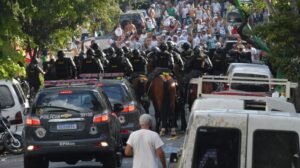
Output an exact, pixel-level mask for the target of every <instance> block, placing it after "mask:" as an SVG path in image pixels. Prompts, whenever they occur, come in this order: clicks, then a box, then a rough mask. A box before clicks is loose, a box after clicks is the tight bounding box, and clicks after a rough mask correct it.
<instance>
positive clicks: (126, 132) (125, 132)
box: [121, 129, 129, 134]
mask: <svg viewBox="0 0 300 168" xmlns="http://www.w3.org/2000/svg"><path fill="white" fill-rule="evenodd" d="M128 133H129V130H127V129H125V130H121V134H128Z"/></svg>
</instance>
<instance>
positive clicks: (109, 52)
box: [106, 47, 115, 55]
mask: <svg viewBox="0 0 300 168" xmlns="http://www.w3.org/2000/svg"><path fill="white" fill-rule="evenodd" d="M106 52H107V54H108V55H114V54H115V49H114V48H113V47H109V48H108V49H107V50H106Z"/></svg>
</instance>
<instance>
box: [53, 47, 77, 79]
mask: <svg viewBox="0 0 300 168" xmlns="http://www.w3.org/2000/svg"><path fill="white" fill-rule="evenodd" d="M55 72H56V79H58V80H62V79H74V78H75V77H76V66H75V63H74V61H73V59H71V58H65V57H64V53H63V52H62V51H59V52H58V59H57V60H56V62H55Z"/></svg>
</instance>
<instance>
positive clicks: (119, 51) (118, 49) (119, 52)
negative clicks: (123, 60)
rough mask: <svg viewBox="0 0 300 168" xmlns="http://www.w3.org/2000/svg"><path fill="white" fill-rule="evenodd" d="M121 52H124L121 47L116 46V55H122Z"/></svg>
mask: <svg viewBox="0 0 300 168" xmlns="http://www.w3.org/2000/svg"><path fill="white" fill-rule="evenodd" d="M123 54H124V51H123V49H122V48H117V49H116V55H117V56H122V55H123Z"/></svg>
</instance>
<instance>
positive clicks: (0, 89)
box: [0, 85, 15, 108]
mask: <svg viewBox="0 0 300 168" xmlns="http://www.w3.org/2000/svg"><path fill="white" fill-rule="evenodd" d="M0 103H1V106H2V107H3V108H10V107H13V106H14V105H15V102H14V99H13V96H12V95H11V92H10V90H9V88H8V87H7V86H4V85H0Z"/></svg>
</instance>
